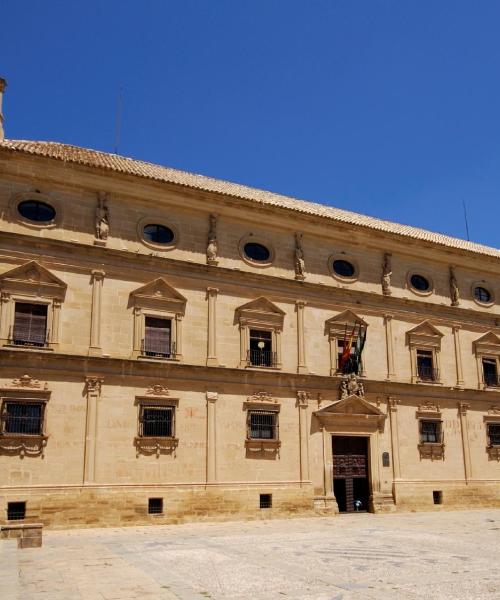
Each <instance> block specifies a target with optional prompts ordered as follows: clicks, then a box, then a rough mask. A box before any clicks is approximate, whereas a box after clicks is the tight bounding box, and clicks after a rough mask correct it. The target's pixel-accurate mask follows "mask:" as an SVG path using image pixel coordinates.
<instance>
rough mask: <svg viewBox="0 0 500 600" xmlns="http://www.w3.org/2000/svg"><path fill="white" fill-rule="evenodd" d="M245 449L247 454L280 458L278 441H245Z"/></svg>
mask: <svg viewBox="0 0 500 600" xmlns="http://www.w3.org/2000/svg"><path fill="white" fill-rule="evenodd" d="M245 448H246V450H247V452H248V453H255V454H257V453H260V454H268V455H275V456H277V457H278V458H279V457H280V448H281V441H280V440H250V439H246V440H245Z"/></svg>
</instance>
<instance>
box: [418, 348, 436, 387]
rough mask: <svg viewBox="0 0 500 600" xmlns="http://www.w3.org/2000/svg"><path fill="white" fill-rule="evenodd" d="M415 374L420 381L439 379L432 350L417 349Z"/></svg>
mask: <svg viewBox="0 0 500 600" xmlns="http://www.w3.org/2000/svg"><path fill="white" fill-rule="evenodd" d="M417 374H418V378H419V380H420V381H439V370H438V369H436V368H435V367H434V356H433V352H432V350H417Z"/></svg>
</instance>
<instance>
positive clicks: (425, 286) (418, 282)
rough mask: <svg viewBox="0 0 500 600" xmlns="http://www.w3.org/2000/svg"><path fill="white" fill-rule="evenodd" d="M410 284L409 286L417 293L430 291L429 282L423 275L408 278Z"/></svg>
mask: <svg viewBox="0 0 500 600" xmlns="http://www.w3.org/2000/svg"><path fill="white" fill-rule="evenodd" d="M410 283H411V286H412V287H413V288H415V289H416V290H418V291H419V292H428V291H429V290H430V289H431V284H430V283H429V280H428V279H427V278H425V277H424V276H423V275H412V276H411V277H410Z"/></svg>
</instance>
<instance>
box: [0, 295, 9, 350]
mask: <svg viewBox="0 0 500 600" xmlns="http://www.w3.org/2000/svg"><path fill="white" fill-rule="evenodd" d="M10 305H11V302H10V294H7V293H5V292H3V293H2V295H1V296H0V340H1V343H2V344H6V343H7V340H8V339H9V327H10V310H11V306H10Z"/></svg>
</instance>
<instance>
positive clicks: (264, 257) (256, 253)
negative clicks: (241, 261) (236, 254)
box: [244, 242, 271, 262]
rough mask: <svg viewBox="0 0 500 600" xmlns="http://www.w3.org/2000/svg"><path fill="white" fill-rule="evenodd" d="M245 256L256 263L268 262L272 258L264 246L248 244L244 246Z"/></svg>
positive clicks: (254, 243)
mask: <svg viewBox="0 0 500 600" xmlns="http://www.w3.org/2000/svg"><path fill="white" fill-rule="evenodd" d="M244 250H245V256H246V257H247V258H249V259H250V260H254V261H255V262H266V261H268V260H269V258H270V257H271V252H270V251H269V249H268V248H266V247H265V246H264V245H263V244H258V243H257V242H247V243H246V244H245V246H244Z"/></svg>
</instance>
